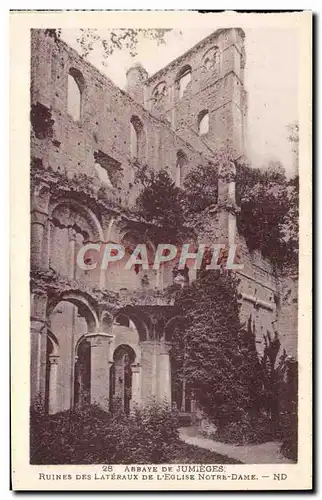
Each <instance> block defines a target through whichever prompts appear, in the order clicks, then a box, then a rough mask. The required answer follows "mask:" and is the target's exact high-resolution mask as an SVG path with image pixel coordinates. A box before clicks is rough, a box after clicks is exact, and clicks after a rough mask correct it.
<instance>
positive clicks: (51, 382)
mask: <svg viewBox="0 0 322 500" xmlns="http://www.w3.org/2000/svg"><path fill="white" fill-rule="evenodd" d="M45 340H46V374H45V413H50V414H52V413H55V412H56V393H57V369H58V359H59V357H58V342H57V339H56V337H55V336H54V335H53V334H52V332H51V331H48V333H47V335H46V339H45Z"/></svg>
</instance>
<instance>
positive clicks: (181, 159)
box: [176, 150, 188, 187]
mask: <svg viewBox="0 0 322 500" xmlns="http://www.w3.org/2000/svg"><path fill="white" fill-rule="evenodd" d="M187 163H188V160H187V155H186V154H185V153H184V152H183V151H181V150H179V151H178V152H177V164H176V186H177V187H180V186H181V183H182V175H183V168H184V167H185V166H186V165H187Z"/></svg>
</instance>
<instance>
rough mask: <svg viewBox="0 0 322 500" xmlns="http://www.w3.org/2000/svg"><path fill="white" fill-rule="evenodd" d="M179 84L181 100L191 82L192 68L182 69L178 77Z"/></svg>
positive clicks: (185, 67)
mask: <svg viewBox="0 0 322 500" xmlns="http://www.w3.org/2000/svg"><path fill="white" fill-rule="evenodd" d="M177 82H178V87H179V99H181V98H182V97H183V94H184V93H185V91H186V90H187V87H188V85H189V83H190V82H191V66H189V65H187V66H184V67H183V68H182V69H181V71H180V73H179V75H178V76H177Z"/></svg>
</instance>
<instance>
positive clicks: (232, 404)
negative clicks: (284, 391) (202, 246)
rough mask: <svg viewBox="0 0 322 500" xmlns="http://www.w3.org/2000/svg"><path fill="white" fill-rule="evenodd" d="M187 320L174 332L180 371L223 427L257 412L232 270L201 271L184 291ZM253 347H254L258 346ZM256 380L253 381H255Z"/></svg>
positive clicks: (179, 304)
mask: <svg viewBox="0 0 322 500" xmlns="http://www.w3.org/2000/svg"><path fill="white" fill-rule="evenodd" d="M176 306H177V307H178V308H179V309H181V314H182V317H183V318H184V323H183V326H182V328H181V329H179V328H177V329H175V330H174V333H173V338H172V345H173V347H172V357H173V358H174V359H175V360H176V372H177V376H178V377H179V379H180V380H181V381H185V383H186V385H187V390H191V389H193V390H194V391H195V394H196V398H197V400H198V402H199V404H200V405H201V406H202V407H203V409H204V410H205V412H206V413H207V414H208V415H209V416H210V417H211V418H212V419H213V421H214V422H215V423H216V424H217V425H219V426H224V425H225V424H226V423H227V422H228V421H230V422H232V421H235V422H238V421H239V420H240V419H241V417H242V415H243V414H244V412H247V413H254V412H256V411H257V407H258V400H257V393H258V390H257V389H255V385H256V377H255V376H254V368H256V367H254V365H253V363H252V357H250V356H249V347H250V346H249V345H247V342H246V338H245V336H244V333H242V332H243V329H242V325H241V323H240V317H239V307H240V306H239V297H238V280H237V278H236V276H235V275H234V273H232V272H229V271H227V272H220V271H200V273H199V276H198V278H197V280H196V281H195V282H193V283H192V284H191V285H190V286H189V287H185V288H183V289H182V291H181V292H180V293H179V295H178V298H177V302H176ZM252 348H253V347H252ZM250 380H252V383H250Z"/></svg>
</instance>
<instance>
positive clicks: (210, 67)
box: [203, 47, 220, 72]
mask: <svg viewBox="0 0 322 500" xmlns="http://www.w3.org/2000/svg"><path fill="white" fill-rule="evenodd" d="M203 65H204V68H205V70H206V71H215V72H218V71H219V70H220V50H219V48H218V47H212V48H211V49H210V50H208V51H207V52H206V54H205V55H204V57H203Z"/></svg>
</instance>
